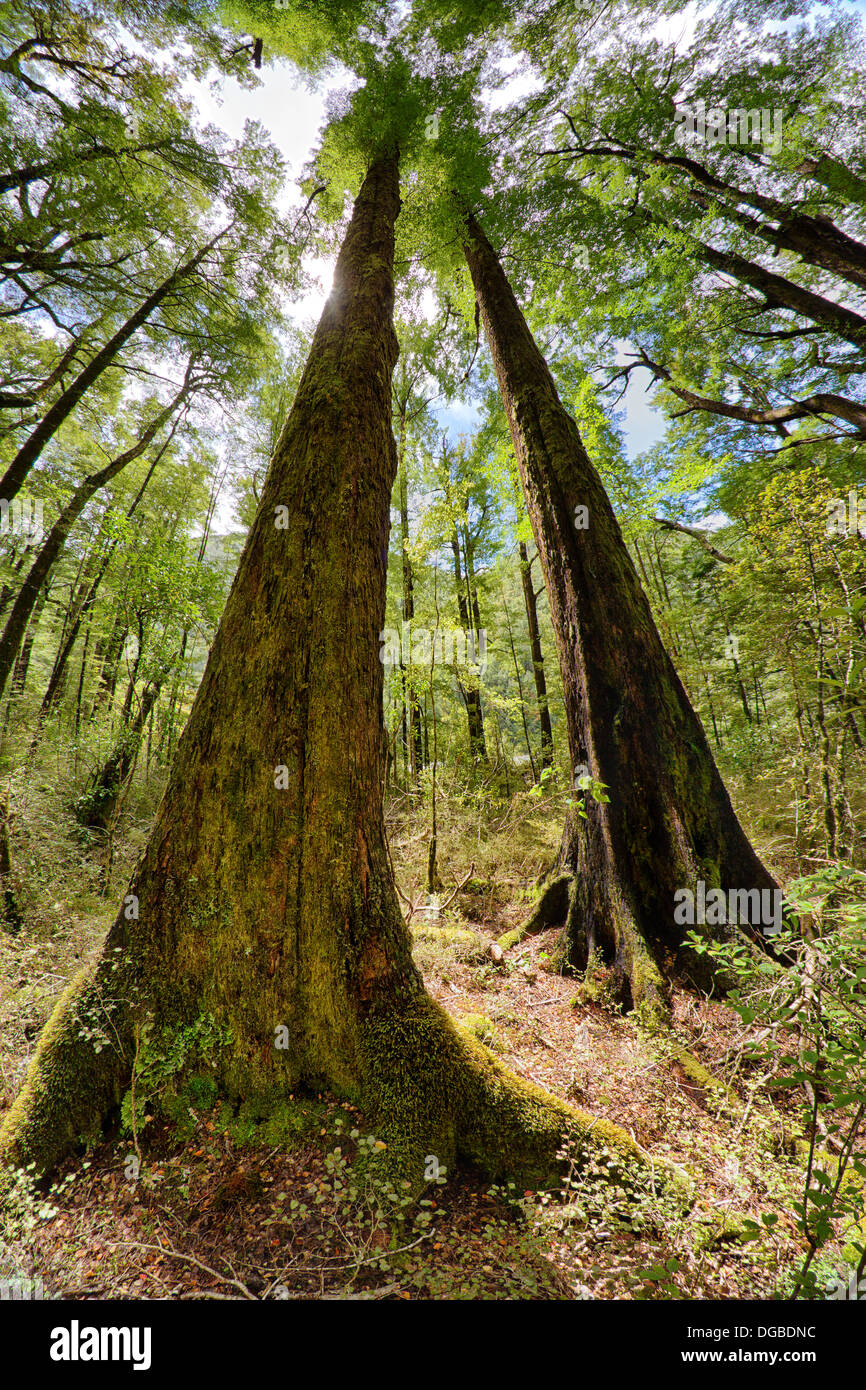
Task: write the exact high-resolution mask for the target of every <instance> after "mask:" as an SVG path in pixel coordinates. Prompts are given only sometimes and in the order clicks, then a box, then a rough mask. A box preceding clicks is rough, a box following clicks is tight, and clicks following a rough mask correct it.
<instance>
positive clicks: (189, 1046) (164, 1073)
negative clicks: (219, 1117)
mask: <svg viewBox="0 0 866 1390" xmlns="http://www.w3.org/2000/svg"><path fill="white" fill-rule="evenodd" d="M152 1034H153V1020H152V1018H150V1017H148V1018H147V1019H146V1020H145V1021H144V1023H143V1024H139V1025H138V1026H137V1028H136V1035H135V1037H136V1050H135V1060H134V1063H133V1068H132V1080H131V1083H130V1088H129V1090H128V1091H127V1093H126V1095H125V1096H124V1097H123V1101H122V1103H121V1107H120V1118H121V1128H122V1131H123V1133H124V1134H131V1135H132V1137H133V1141H134V1143H135V1145H136V1151H138V1136H139V1133H140V1131H141V1129H142V1128H143V1127H144V1126H145V1125H146V1124H148V1122H149V1121H150V1120H151V1119H152V1118H153V1115H152V1113H151V1114H148V1110H150V1111H151V1112H153V1111H155V1110H157V1109H162V1110H163V1111H164V1112H166V1113H168V1112H169V1111H170V1110H171V1108H172V1107H171V1102H172V1100H174V1099H176V1098H177V1095H178V1080H179V1078H180V1075H181V1073H182V1072H184V1071H186V1070H188V1069H189V1068H190V1066H191V1065H192V1064H195V1065H196V1066H198V1067H201V1066H203V1065H204V1066H210V1067H215V1066H216V1058H215V1054H216V1053H217V1052H218V1051H219V1049H220V1048H223V1047H227V1046H229V1045H230V1043H231V1042H232V1032H231V1029H229V1028H221V1027H220V1026H219V1025H218V1024H217V1022H216V1020H215V1019H214V1018H213V1017H212V1015H211V1014H202V1015H201V1016H200V1017H199V1018H198V1019H196V1021H195V1022H194V1023H191V1024H190V1025H189V1026H188V1027H186V1028H176V1029H163V1030H162V1032H161V1033H160V1035H159V1037H158V1038H157V1039H154V1038H153V1036H152ZM208 1080H209V1078H207V1077H204V1078H201V1079H200V1084H199V1087H198V1093H199V1094H200V1095H201V1096H202V1097H203V1098H204V1099H205V1100H207V1098H210V1101H211V1103H213V1098H214V1094H215V1093H214V1090H213V1086H212V1085H211V1086H208V1085H206V1084H205V1083H206V1082H207V1081H208ZM185 1106H186V1101H185Z"/></svg>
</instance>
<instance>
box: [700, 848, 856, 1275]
mask: <svg viewBox="0 0 866 1390" xmlns="http://www.w3.org/2000/svg"><path fill="white" fill-rule="evenodd" d="M864 883H866V874H864V873H862V872H859V871H856V870H853V869H849V868H847V867H845V866H843V865H833V866H830V867H829V868H827V869H825V870H823V871H822V872H821V873H818V874H815V875H812V876H810V877H808V878H802V879H799V880H797V881H796V882H795V883H792V884H789V885H788V890H787V895H786V896H787V898H788V901H789V903H790V905H791V907H792V908H793V910H794V911H795V912H797V913H802V914H808V915H809V917H811V919H812V920H813V921H814V922H816V923H817V924H818V930H817V932H816V934H815V935H814V937H813V938H812V939H806V937H805V936H798V935H796V934H795V933H794V932H793V931H792V930H791V929H790V927H789V928H787V929H786V930H785V931H784V932H783V933H782V934H781V935H780V936H777V937H775V938H774V945H776V947H777V949H780V950H783V951H784V952H785V955H786V958H787V960H788V962H789V964H788V968H787V969H784V970H783V969H780V968H779V966H777V965H776V964H775V962H773V961H770V960H768V959H766V958H759V957H756V954H755V952H754V951H753V950H752V949H750V948H749V946H747V945H745V944H744V943H743V942H742V941H740V942H724V943H718V942H712V941H707V940H704V939H703V938H701V937H700V936H699V935H698V934H697V933H695V932H692V933H690V936H689V940H690V942H691V945H692V947H693V949H694V950H695V951H696V952H697V953H698V954H699V955H701V954H704V953H706V954H709V955H710V956H711V957H713V958H714V959H715V960H717V961H718V962H719V963H720V964H722V965H723V966H724V967H725V968H726V969H728V970H729V971H730V973H731V975H732V976H733V978H734V980H735V983H736V988H735V989H734V990H733V991H732V992H731V993H730V994H729V1000H730V1003H731V1005H732V1006H733V1008H734V1009H735V1010H736V1011H737V1012H738V1013H739V1015H740V1017H741V1018H742V1020H743V1022H744V1023H745V1024H747V1025H750V1024H754V1025H755V1027H756V1033H755V1035H754V1037H753V1041H752V1043H751V1046H750V1049H749V1053H748V1056H749V1059H750V1060H752V1061H754V1062H758V1063H760V1064H761V1066H762V1067H763V1068H765V1069H766V1070H767V1072H768V1074H769V1079H768V1081H767V1083H766V1084H767V1085H768V1086H769V1087H775V1088H784V1089H789V1090H791V1089H796V1090H799V1091H800V1092H801V1093H802V1095H803V1097H804V1103H803V1108H802V1131H803V1137H802V1138H801V1139H800V1140H799V1142H798V1144H797V1151H798V1153H799V1155H800V1156H801V1158H802V1160H803V1163H804V1165H805V1172H804V1176H803V1183H802V1189H801V1193H800V1196H799V1198H798V1199H797V1202H796V1205H794V1206H793V1208H792V1209H790V1210H789V1211H788V1213H787V1215H788V1217H789V1219H790V1220H791V1221H792V1223H793V1224H794V1226H795V1228H796V1229H797V1231H798V1232H799V1233H800V1235H801V1236H802V1237H803V1239H804V1241H805V1244H806V1254H805V1257H804V1259H803V1262H802V1265H801V1266H800V1268H799V1270H798V1271H796V1272H795V1273H794V1274H793V1275H792V1277H791V1280H790V1284H791V1288H790V1296H793V1297H804V1298H816V1297H823V1296H824V1294H823V1285H822V1277H821V1273H820V1272H819V1271H820V1267H821V1264H822V1261H821V1260H820V1259H819V1256H820V1255H821V1253H822V1252H823V1251H824V1250H825V1249H826V1248H827V1247H828V1246H829V1245H830V1243H831V1242H832V1241H833V1240H834V1239H837V1238H838V1239H839V1240H840V1241H841V1242H842V1245H843V1254H844V1256H845V1258H846V1259H848V1260H849V1261H850V1262H851V1263H852V1264H853V1266H854V1271H855V1274H856V1276H857V1278H858V1279H860V1278H862V1277H863V1275H864V1272H866V1222H864V1217H863V1206H864V1190H866V1145H864V1137H863V1122H864V1118H866V902H864V901H863V899H862V889H863V884H864ZM778 1220H779V1216H778V1214H777V1213H772V1212H770V1213H765V1214H763V1215H762V1218H761V1221H760V1222H755V1221H751V1222H750V1223H748V1224H749V1234H750V1237H751V1238H752V1239H757V1238H759V1237H761V1236H763V1235H764V1234H765V1233H771V1232H772V1231H773V1229H774V1227H775V1226H776V1224H777V1223H778Z"/></svg>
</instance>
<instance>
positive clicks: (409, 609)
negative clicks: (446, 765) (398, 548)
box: [397, 413, 424, 787]
mask: <svg viewBox="0 0 866 1390" xmlns="http://www.w3.org/2000/svg"><path fill="white" fill-rule="evenodd" d="M400 434H401V438H400V448H399V451H398V460H399V473H398V479H397V482H398V488H399V492H400V540H401V542H402V546H403V553H402V559H403V569H402V577H403V621H404V622H407V623H409V625H410V632H411V624H412V620H413V619H414V617H415V582H414V576H413V574H412V561H411V559H410V558H409V550H408V546H409V496H408V486H407V482H406V439H405V434H406V421H405V413H401V416H400ZM402 651H403V643H402V641H401V643H400V652H401V657H400V661H401V666H402ZM411 651H412V644H411V641H410V643H409V652H410V660H409V671H408V674H407V673H406V672H405V670H404V674H403V682H402V684H403V709H404V716H403V717H404V721H405V722H406V724H407V725H408V728H407V729H406V730H405V731H404V740H403V747H404V753H405V754H406V755H407V762H408V766H409V768H411V773H412V782H413V783H416V782H417V781H418V774H419V772H421V770H422V769H423V767H424V749H423V746H422V743H421V717H420V712H419V709H418V695H417V692H416V690H415V683H414V680H413V678H412V664H411ZM406 785H407V787H408V785H409V777H408V776H407V777H406Z"/></svg>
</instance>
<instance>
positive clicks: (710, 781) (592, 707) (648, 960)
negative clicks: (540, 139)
mask: <svg viewBox="0 0 866 1390" xmlns="http://www.w3.org/2000/svg"><path fill="white" fill-rule="evenodd" d="M466 233H467V234H466V240H465V253H466V259H467V262H468V264H469V269H470V272H471V275H472V280H473V284H474V286H475V293H476V297H477V302H478V305H479V310H480V314H481V317H482V319H483V322H484V328H485V332H486V335H487V339H488V342H489V344H490V350H491V353H492V356H493V363H494V367H495V369H496V374H497V377H498V380H499V386H500V390H501V392H502V397H503V401H504V404H505V409H506V412H507V415H508V421H509V425H510V429H511V435H512V439H513V442H514V449H515V453H516V456H517V461H518V465H519V468H520V474H521V479H522V482H523V488H524V492H525V495H526V504H527V510H528V513H529V517H530V520H531V523H532V528H533V532H534V535H535V542H536V545H537V548H538V553H539V556H540V557H541V563H542V566H543V569H544V576H545V581H546V585H547V593H548V600H549V603H550V611H551V616H552V619H553V625H554V630H555V632H556V639H557V647H558V651H559V659H560V666H561V668H562V679H563V688H564V694H565V707H566V715H567V723H568V735H569V744H570V752H571V760H572V767H575V766H578V765H581V764H584V765H586V766H587V767H588V769H589V775H591V776H592V777H593V778H594V779H596V780H597V781H600V782H602V783H604V784H605V786H606V788H607V794H608V796H609V802H607V803H602V804H599V803H597V802H596V801H595V800H594V799H593V798H591V797H589V796H587V797H586V798H585V799H586V801H587V802H588V804H587V806H586V819H583V818H581V817H580V816H579V815H578V814H575V808H572V810H571V811H570V812H569V813H568V818H567V821H566V826H565V832H564V836H563V842H562V847H561V851H560V857H559V864H558V866H557V867H558V877H559V879H560V881H561V879H562V876H563V874H568V875H571V876H572V877H571V884H570V891H569V899H568V911H567V920H566V935H565V943H566V947H567V954H568V958H569V960H570V962H571V963H572V964H573V965H575V966H577V967H579V968H583V967H585V966H586V964H587V961H588V960H589V957H590V955H591V953H592V952H593V951H594V950H598V951H600V952H601V954H602V956H603V957H604V959H605V961H606V962H607V963H608V964H609V965H610V966H611V967H612V969H613V972H614V979H615V982H616V987H617V989H618V992H619V996H620V998H621V999H622V1001H623V1003H624V1004H625V1006H626V1007H633V1006H638V1005H640V1006H642V1008H643V1010H644V1011H646V1012H648V1013H649V1014H651V1015H655V1016H657V1017H661V1018H664V1017H666V1016H667V1012H668V986H669V980H670V978H671V977H672V976H673V975H679V976H686V977H688V978H690V979H693V980H697V981H698V982H701V983H705V982H706V981H707V978H708V974H707V967H706V966H705V965H704V962H705V960H706V957H702V956H696V955H695V953H694V952H693V951H692V950H690V949H689V948H688V947H687V945H686V944H685V942H684V937H685V934H686V931H687V930H688V927H686V926H682V925H679V924H678V923H677V922H676V921H675V916H674V913H675V908H676V906H677V902H676V900H675V893H676V891H677V890H679V889H683V888H685V889H690V890H691V891H692V892H695V891H696V883H697V881H700V880H703V881H704V882H705V883H706V884H707V886H708V887H709V886H721V887H722V888H724V889H729V888H742V889H754V888H757V889H767V890H770V891H772V890H775V889H776V887H777V885H776V882H775V880H774V879H773V878H772V876H771V875H770V874H769V873H768V871H767V870H766V869H765V868H764V866H763V864H762V863H761V861H760V860H759V859H758V856H757V855H756V854H755V851H754V850H753V848H752V846H751V845H750V844H749V841H748V840H747V838H746V836H745V834H744V833H743V830H742V828H741V826H740V824H739V821H738V820H737V817H736V815H735V814H734V811H733V808H732V806H731V802H730V798H729V796H728V793H727V791H726V789H725V786H724V783H723V782H722V779H721V777H720V776H719V773H718V770H717V768H716V765H715V763H714V762H713V757H712V754H711V752H710V749H709V746H708V744H707V741H706V738H705V735H704V731H703V729H702V727H701V724H700V721H699V719H698V718H697V716H696V714H695V713H694V711H693V710H692V708H691V706H690V705H689V702H688V700H687V698H686V695H685V692H684V691H683V688H682V685H681V683H680V680H679V677H678V676H677V674H676V671H675V669H674V667H673V665H672V663H671V660H670V658H669V657H668V655H667V652H666V651H665V648H664V646H663V644H662V641H661V639H660V637H659V635H658V632H657V630H656V627H655V624H654V622H653V619H652V614H651V611H650V607H649V603H648V601H647V598H646V596H645V594H644V592H643V589H642V588H641V584H640V580H639V579H638V576H637V574H636V572H635V569H634V565H633V564H632V561H631V557H630V555H629V553H628V551H627V549H626V546H625V544H624V542H623V539H622V535H621V533H620V529H619V525H618V523H617V520H616V517H615V516H614V513H613V509H612V507H611V505H610V502H609V501H608V498H607V495H606V493H605V491H604V488H603V486H602V483H601V480H600V478H599V476H598V473H597V472H596V470H595V468H594V467H593V465H592V463H591V462H590V460H589V458H588V456H587V454H586V451H585V449H584V447H583V444H582V442H581V439H580V435H579V433H578V430H577V426H576V425H575V423H574V421H573V419H572V418H571V416H570V415H569V414H568V412H567V411H566V410H565V408H564V407H563V405H562V403H561V402H560V399H559V396H558V395H557V391H556V387H555V385H554V382H553V378H552V377H551V375H550V372H549V370H548V368H547V364H546V363H545V361H544V359H543V357H542V356H541V353H540V352H539V350H538V348H537V346H536V344H535V341H534V339H533V337H532V335H531V333H530V331H529V328H528V327H527V324H526V322H525V320H524V318H523V315H522V314H521V312H520V309H519V307H518V304H517V301H516V299H515V297H514V294H513V292H512V290H511V287H510V285H509V284H508V281H507V279H506V277H505V274H504V272H503V270H502V267H501V265H500V263H499V260H498V257H497V256H496V254H495V252H494V251H493V249H492V247H491V246H490V244H489V242H488V241H487V238H486V237H485V235H484V233H483V231H482V230H481V228H480V226H479V225H478V223H477V221H476V220H475V219H474V218H473V217H472V216H471V215H469V216H467V219H466ZM578 506H583V507H586V508H588V518H589V523H588V526H587V527H586V528H585V529H582V528H580V527H577V526H576V525H575V518H576V515H577V513H576V508H577V507H578ZM583 519H584V514H583V513H581V514H580V520H581V522H582V521H583ZM771 901H772V899H771ZM705 930H708V931H709V930H712V932H713V934H718V935H726V936H727V935H731V930H730V929H729V928H727V927H723V928H713V929H707V928H705ZM746 930H747V931H748V933H749V934H750V935H752V936H754V938H755V939H756V940H759V941H761V942H762V943H763V937H762V936H761V932H760V928H759V927H757V926H756V927H748V928H747V929H746Z"/></svg>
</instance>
